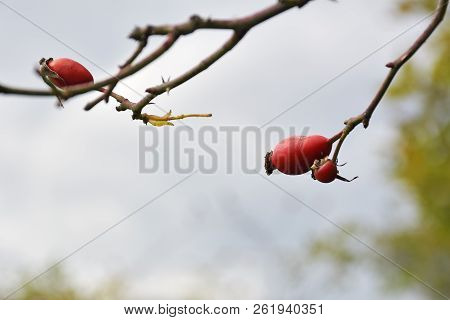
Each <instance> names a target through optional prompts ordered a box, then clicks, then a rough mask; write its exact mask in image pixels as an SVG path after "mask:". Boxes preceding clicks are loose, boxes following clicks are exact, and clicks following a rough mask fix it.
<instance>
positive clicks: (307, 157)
mask: <svg viewBox="0 0 450 320" xmlns="http://www.w3.org/2000/svg"><path fill="white" fill-rule="evenodd" d="M331 148H332V142H331V141H330V140H329V139H327V138H325V137H323V136H319V135H313V136H292V137H289V138H287V139H284V140H282V141H280V143H278V144H277V145H276V146H275V148H274V150H273V151H271V152H269V153H267V154H266V158H265V168H266V173H267V174H268V175H270V174H272V172H273V171H274V170H275V169H278V170H279V171H280V172H282V173H284V174H288V175H299V174H303V173H305V172H308V171H309V170H310V169H311V166H312V165H313V164H314V161H315V160H319V159H323V158H325V157H327V156H328V155H329V154H330V152H331Z"/></svg>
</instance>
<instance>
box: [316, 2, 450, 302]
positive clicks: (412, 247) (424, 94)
mask: <svg viewBox="0 0 450 320" xmlns="http://www.w3.org/2000/svg"><path fill="white" fill-rule="evenodd" d="M435 6H436V1H435V0H422V1H417V0H402V1H401V2H400V4H399V12H400V14H411V13H418V12H420V13H421V14H423V13H427V12H432V11H433V10H435ZM424 49H425V50H424V53H425V55H426V59H425V60H420V59H413V60H412V62H409V63H408V64H407V65H405V67H404V69H403V70H402V71H401V72H400V75H399V78H398V79H397V80H396V81H395V82H394V85H393V86H392V87H391V88H390V89H389V95H390V98H391V99H392V100H393V101H395V102H397V103H399V102H404V103H405V104H406V105H407V107H408V108H409V109H412V108H413V107H414V106H415V105H417V107H418V110H415V111H416V112H414V113H412V115H411V116H405V118H403V119H402V120H401V123H400V125H399V133H398V138H397V141H395V142H394V144H393V146H392V147H391V148H390V153H389V154H390V155H391V156H392V159H391V161H392V174H393V178H394V179H395V180H398V181H400V182H401V183H402V184H403V185H404V186H405V187H406V190H407V192H408V193H409V194H410V195H411V199H413V200H414V202H415V205H416V207H417V218H416V219H415V220H414V223H411V224H408V225H407V226H404V227H402V226H396V228H395V229H394V230H392V229H391V230H390V231H382V232H380V233H376V232H374V231H367V232H366V234H368V236H370V237H373V238H374V239H375V240H374V241H373V243H375V247H376V248H377V249H380V251H381V252H382V253H383V254H385V255H386V256H387V257H389V258H391V259H392V260H393V261H395V262H396V263H398V264H399V265H400V266H402V267H404V268H405V269H407V270H408V271H409V272H411V273H412V274H414V275H416V276H417V277H418V278H420V279H422V280H423V281H424V282H426V283H427V284H428V285H430V286H431V287H433V288H434V289H436V290H438V291H439V292H441V293H442V294H444V295H445V296H450V273H449V270H450V122H449V120H450V119H449V118H450V113H449V109H450V108H449V107H450V21H449V20H448V19H447V20H444V22H443V24H442V25H441V27H440V28H439V30H438V31H437V32H436V34H435V35H433V37H432V38H431V39H430V41H429V42H428V43H427V45H426V46H425V47H424ZM427 50H428V51H427ZM424 61H425V63H424ZM408 114H411V113H410V112H408ZM347 228H348V229H351V228H353V229H354V228H355V225H350V226H347ZM356 228H358V226H356ZM361 230H362V229H361ZM361 230H360V231H361ZM347 238H348V237H347V236H346V235H345V234H341V233H339V234H334V235H333V236H332V237H331V239H332V240H330V236H328V237H326V238H321V239H320V240H319V241H317V242H316V243H315V245H314V246H313V247H312V254H313V255H316V254H320V255H323V256H325V257H328V258H331V259H332V260H333V261H334V263H335V266H336V268H337V270H340V271H339V272H341V274H342V272H343V271H345V270H346V268H345V267H350V266H352V265H355V264H359V263H361V262H362V261H363V260H365V259H371V258H372V257H374V259H377V262H378V261H382V263H375V264H374V263H373V261H372V262H371V263H370V264H371V265H372V266H373V265H375V266H376V268H377V272H378V273H379V274H381V275H382V278H383V279H384V280H385V283H386V284H387V286H388V288H390V289H393V288H396V289H403V290H405V289H423V294H424V296H426V297H429V298H441V299H442V298H443V296H441V295H439V294H437V293H436V292H433V290H430V289H428V288H426V287H425V286H422V285H421V284H420V283H419V282H418V281H417V280H416V279H414V277H412V276H411V275H409V274H408V273H406V272H402V271H400V270H399V269H398V268H396V267H395V266H393V265H392V264H389V263H385V261H383V260H382V259H380V257H378V256H373V255H371V256H370V257H369V255H367V250H364V251H356V249H355V248H352V247H351V246H350V245H349V244H350V241H352V240H351V239H350V240H349V239H347ZM348 270H350V268H348V269H347V271H348Z"/></svg>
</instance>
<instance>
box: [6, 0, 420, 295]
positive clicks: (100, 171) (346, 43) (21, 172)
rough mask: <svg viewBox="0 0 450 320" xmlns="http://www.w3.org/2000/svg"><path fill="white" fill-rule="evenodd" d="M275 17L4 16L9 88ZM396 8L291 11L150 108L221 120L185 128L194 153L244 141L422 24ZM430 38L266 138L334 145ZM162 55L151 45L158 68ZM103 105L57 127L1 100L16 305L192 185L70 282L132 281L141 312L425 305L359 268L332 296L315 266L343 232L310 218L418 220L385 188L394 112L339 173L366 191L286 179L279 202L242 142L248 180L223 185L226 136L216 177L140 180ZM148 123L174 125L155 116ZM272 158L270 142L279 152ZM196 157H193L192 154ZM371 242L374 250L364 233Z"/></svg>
mask: <svg viewBox="0 0 450 320" xmlns="http://www.w3.org/2000/svg"><path fill="white" fill-rule="evenodd" d="M273 2H274V1H235V0H233V1H226V2H224V1H204V0H203V1H201V0H197V1H136V0H129V1H126V2H123V1H106V0H101V1H84V0H83V1H24V0H20V1H19V0H17V1H12V0H6V1H3V0H2V1H1V2H0V21H2V25H3V32H2V33H1V34H0V41H1V43H2V59H1V61H0V70H1V72H0V83H7V84H11V85H18V86H27V87H39V88H44V85H43V83H42V81H41V80H40V79H39V78H38V77H36V75H35V74H34V73H33V68H34V67H35V66H36V64H37V62H38V61H39V59H40V58H41V57H70V58H72V59H75V60H77V61H80V62H81V63H83V64H84V65H85V66H86V67H87V68H88V69H89V70H91V71H92V73H93V74H94V77H95V78H96V79H101V78H104V77H106V76H108V74H111V73H114V72H116V70H117V65H118V64H120V63H122V62H123V61H124V59H125V58H126V57H127V56H128V55H129V53H130V52H131V50H133V48H134V43H133V42H132V41H131V40H129V39H127V34H128V33H129V31H130V30H132V28H133V27H134V26H136V25H145V24H147V23H151V24H158V23H175V22H182V21H185V20H186V19H188V17H189V16H190V15H191V14H193V13H197V14H200V15H202V16H211V17H222V18H226V17H238V16H241V15H245V14H248V13H251V12H254V11H256V10H258V9H261V8H263V7H265V6H267V5H270V4H271V3H273ZM5 4H7V5H8V6H10V7H12V8H13V9H14V10H15V11H16V12H14V11H13V10H11V9H10V8H8V7H7V6H5ZM393 5H394V4H393V1H388V0H383V1H368V0H366V1H358V0H344V1H340V2H339V3H335V2H331V1H325V0H322V1H313V2H312V3H310V4H309V5H307V6H306V7H305V8H302V9H301V10H300V9H293V10H290V11H289V12H287V13H284V14H282V15H280V16H277V17H276V18H273V19H271V20H269V21H267V22H266V23H264V24H262V25H260V26H258V27H256V28H254V29H253V30H252V31H251V32H249V33H248V34H247V35H246V37H245V38H244V40H243V41H242V42H241V43H240V44H239V45H238V46H237V47H236V48H235V49H234V50H232V51H231V52H230V53H228V54H227V55H226V56H225V57H224V58H223V59H221V60H220V61H219V62H217V63H216V64H215V65H213V66H212V67H211V68H209V69H208V70H207V71H205V72H203V73H202V74H200V75H199V76H197V77H195V78H194V79H192V80H191V81H189V82H188V83H186V84H184V85H182V86H181V87H179V88H176V89H174V90H173V91H172V92H171V93H170V95H164V96H161V97H159V98H158V99H157V100H156V101H155V102H157V104H158V107H160V108H161V109H164V110H168V109H172V110H173V113H174V114H181V113H209V112H211V113H213V115H214V116H213V118H210V119H186V120H183V123H176V125H177V126H183V125H187V126H189V127H190V128H192V130H193V131H192V132H193V134H194V137H198V132H199V130H200V129H201V128H202V127H204V126H206V125H208V126H212V127H215V128H219V127H220V126H238V127H239V129H240V132H241V131H242V129H243V128H245V127H248V126H255V127H260V126H261V125H263V124H265V123H267V122H268V121H270V120H271V119H273V118H274V117H275V116H276V115H278V114H279V113H280V112H282V111H283V110H285V109H287V108H288V107H290V106H291V105H293V104H294V103H296V102H298V101H299V100H301V99H302V98H304V97H305V96H307V95H309V94H310V93H311V92H313V91H315V90H316V89H318V88H319V87H321V86H322V85H323V84H325V83H327V82H328V81H329V80H330V79H332V78H334V77H335V76H336V75H338V74H340V73H342V72H343V71H344V70H346V69H347V68H348V67H350V66H352V65H353V64H355V63H356V62H358V61H359V60H361V59H362V58H364V57H366V56H368V55H369V54H371V53H373V52H374V51H375V50H377V49H378V48H380V46H383V45H384V44H386V43H387V42H388V41H390V40H391V39H393V38H394V37H395V36H397V35H398V34H399V33H401V32H403V31H405V30H406V29H408V28H409V27H410V26H411V25H412V24H414V23H415V22H416V21H417V20H419V19H420V18H421V17H410V18H408V19H406V18H399V17H397V16H395V15H394V11H393ZM423 27H424V24H421V25H419V26H418V27H416V28H414V29H412V30H411V31H410V32H408V33H406V34H404V35H403V36H401V37H400V38H398V39H397V40H395V41H393V42H392V43H390V44H389V45H387V46H386V47H384V48H383V49H381V50H379V51H377V52H376V53H374V54H373V55H371V56H370V57H368V58H367V59H366V60H364V61H363V62H361V63H360V64H359V65H358V66H356V67H355V68H353V69H351V70H350V71H348V72H346V73H345V74H344V75H343V76H341V77H339V78H338V79H336V80H334V81H332V82H331V83H329V84H328V85H327V86H326V87H324V88H322V89H321V90H319V91H318V92H316V93H315V94H314V95H312V96H311V97H309V98H308V99H306V100H304V101H303V102H302V103H300V104H298V105H297V106H296V107H294V108H292V109H291V110H290V111H289V112H287V113H285V114H284V115H282V116H280V117H278V118H276V119H275V120H273V121H272V122H270V124H268V127H276V128H282V129H283V130H285V132H287V131H286V130H288V129H289V128H295V129H296V130H297V131H298V132H299V133H300V132H302V130H304V128H308V132H309V133H311V134H313V133H314V134H323V135H325V136H331V135H333V134H334V133H336V132H337V131H339V130H340V129H341V128H342V123H343V121H344V120H346V119H347V118H348V117H350V116H353V115H356V114H358V113H359V112H361V111H362V110H363V109H364V108H365V107H366V106H367V104H368V103H369V101H370V100H371V98H372V97H373V95H374V93H375V91H376V89H377V86H378V85H379V84H380V82H381V81H382V79H383V77H384V75H385V74H386V72H387V70H386V68H385V67H384V65H385V63H386V62H388V61H389V60H390V59H392V58H394V57H396V56H397V55H399V54H400V53H401V51H402V50H404V49H405V48H406V47H407V46H408V45H409V44H410V43H411V41H412V40H413V39H414V37H416V36H417V34H418V33H419V32H420V31H421V30H422V29H423ZM226 37H227V33H226V32H222V31H201V32H200V31H199V32H196V33H194V34H192V35H190V36H188V37H185V38H183V39H182V40H180V41H179V42H178V43H177V44H176V46H175V47H174V48H173V49H172V50H171V51H169V52H168V54H167V55H165V56H164V57H162V58H161V59H159V60H157V61H156V62H155V63H154V64H153V65H152V66H150V67H149V68H146V69H145V70H143V71H142V72H140V73H138V74H136V75H134V76H132V77H130V78H127V79H126V80H124V81H123V84H121V85H119V86H118V87H117V92H118V93H120V94H123V95H125V96H127V97H129V99H130V100H137V99H139V97H140V95H139V93H144V91H145V88H147V87H149V86H150V85H152V84H157V83H159V81H160V77H161V75H162V76H164V77H167V76H172V78H173V77H175V76H177V75H178V74H180V73H182V72H183V71H185V70H186V69H188V68H189V67H190V66H192V65H193V64H194V63H196V62H198V61H199V60H200V59H201V58H202V57H205V56H206V55H207V54H208V53H209V52H210V51H212V50H214V48H216V47H217V46H218V45H220V44H221V43H222V42H223V41H224V39H226ZM159 42H160V39H157V38H155V40H154V39H153V38H152V39H151V41H150V44H149V48H148V50H147V51H146V52H148V51H149V50H151V49H152V48H154V47H155V46H156V45H157V43H159ZM420 55H421V53H419V54H418V59H420ZM95 96H96V94H93V93H91V94H87V95H84V96H80V97H77V98H74V99H72V100H70V101H68V102H67V103H66V105H65V108H64V109H63V110H57V109H56V108H55V107H54V104H55V101H54V99H51V98H27V97H19V96H4V95H3V96H1V97H0V105H1V108H2V116H1V117H0V150H1V151H0V152H1V156H0V272H1V274H2V277H1V278H2V283H1V286H2V287H3V288H4V291H9V290H13V289H15V288H16V287H17V286H18V284H19V283H20V281H21V279H20V272H22V271H24V270H26V271H27V272H29V273H30V274H34V273H39V272H40V271H42V270H45V269H46V268H47V267H48V266H49V265H51V264H52V263H53V262H54V261H56V260H58V259H59V258H61V257H64V256H65V255H67V254H69V253H71V252H72V251H74V250H75V249H77V248H78V247H80V246H81V245H82V244H84V243H85V242H86V241H88V240H90V239H92V238H93V237H95V236H96V235H97V234H99V233H101V232H102V231H104V230H105V229H106V228H108V227H109V226H111V225H113V224H114V223H116V222H117V221H119V220H120V219H121V218H123V217H124V216H126V215H128V214H130V213H131V212H133V211H134V210H136V209H138V208H139V207H141V206H142V205H143V204H145V203H147V202H148V201H150V200H152V199H154V198H155V197H157V196H159V195H160V194H161V193H162V192H164V191H165V190H167V189H169V188H171V187H172V186H174V185H175V184H177V183H178V182H180V181H181V180H183V179H185V180H183V182H182V183H180V184H179V185H177V186H176V187H174V188H173V189H171V190H170V191H168V192H167V193H165V194H164V195H162V196H161V197H159V198H158V199H157V200H155V201H154V202H152V203H151V204H149V205H148V206H146V207H145V208H144V209H142V210H141V211H139V213H137V214H136V215H134V216H132V217H131V218H130V219H128V220H126V221H125V222H123V223H122V224H120V225H119V226H117V227H116V228H114V229H113V230H111V231H109V232H108V233H106V234H105V235H104V236H102V237H101V238H99V239H98V240H96V241H94V242H93V243H91V244H90V245H88V246H86V247H85V248H83V249H82V250H81V251H79V252H77V253H76V254H75V255H73V256H72V257H70V258H69V259H67V260H66V261H65V262H64V263H63V264H62V267H63V268H64V269H65V270H67V273H68V275H69V276H70V277H71V278H72V279H73V281H74V282H76V283H77V284H78V285H80V286H81V287H83V288H87V289H91V288H94V287H95V286H96V285H98V284H101V282H102V281H103V280H105V279H107V278H108V277H109V276H111V275H119V276H120V277H121V278H122V279H124V281H125V282H126V284H127V292H126V294H125V295H126V297H129V298H187V297H201V298H222V299H228V298H254V299H258V298H272V299H276V298H280V299H282V298H292V299H295V298H311V299H314V298H384V297H388V298H402V297H417V296H416V293H400V292H391V293H389V294H387V293H386V292H385V291H383V290H382V289H381V288H380V281H379V280H380V277H381V275H379V274H377V272H376V271H374V270H371V269H370V268H366V267H364V266H362V267H360V268H357V269H356V270H354V273H353V274H352V275H350V276H348V275H347V276H345V277H344V276H343V279H340V280H342V281H340V283H339V284H338V283H337V281H336V283H335V282H334V281H332V282H329V280H330V277H329V275H330V269H332V267H330V265H327V264H326V263H319V264H317V263H313V262H312V261H310V260H309V259H308V258H306V257H305V254H306V251H307V248H308V245H309V244H310V243H311V240H312V239H314V237H316V236H317V235H320V234H326V232H331V231H335V228H336V227H335V226H333V225H332V224H330V222H328V221H327V220H326V219H324V218H322V217H320V216H319V215H318V214H317V213H315V212H313V211H312V210H310V209H309V208H308V207H307V206H305V205H304V204H302V203H301V202H304V203H306V204H307V205H308V206H310V207H312V208H313V209H314V210H315V211H317V212H319V213H321V214H322V215H324V216H327V217H328V218H330V219H332V220H333V221H334V222H335V223H337V224H339V225H346V224H347V223H356V224H361V225H363V226H367V227H369V226H370V227H372V228H374V227H375V228H385V227H389V226H392V225H395V224H396V223H399V221H404V220H407V219H410V218H411V217H413V216H414V208H413V207H411V204H410V200H409V199H408V198H407V196H406V195H405V194H404V193H403V191H402V188H401V186H399V185H398V184H396V183H394V182H392V181H391V180H390V179H389V160H390V158H389V147H390V143H391V141H392V138H393V137H394V136H395V132H396V123H397V120H398V117H399V113H398V109H399V105H398V104H394V103H392V102H386V101H383V103H382V105H381V106H380V108H379V110H377V112H376V114H375V115H374V117H373V120H372V124H371V127H370V128H369V130H367V131H364V130H363V129H362V128H358V129H356V130H355V132H354V133H353V134H352V135H351V137H350V138H349V139H348V141H347V142H346V144H345V145H344V148H343V151H342V153H341V161H342V162H348V164H347V166H346V167H344V168H342V171H341V172H342V174H343V175H344V176H347V177H352V176H355V175H359V176H360V178H359V179H358V180H357V181H355V182H354V183H350V184H343V183H340V182H336V183H333V184H330V185H322V184H320V183H317V182H314V181H313V180H312V179H310V178H309V176H299V177H288V176H283V175H273V176H271V177H269V178H268V179H269V180H270V181H271V182H272V183H274V184H275V185H273V184H271V183H270V182H269V181H267V180H265V179H264V178H263V177H261V176H260V175H259V174H257V173H255V174H248V173H245V172H242V170H241V169H240V163H241V159H242V154H241V152H240V151H239V150H240V149H241V145H240V143H239V141H240V138H239V133H237V134H236V135H235V139H234V140H233V144H232V150H233V152H231V157H232V162H233V163H234V164H236V166H235V168H234V170H233V172H232V173H231V174H227V173H226V172H225V170H224V169H223V168H224V167H225V166H226V164H227V163H226V160H227V159H228V157H229V156H230V152H229V151H227V145H228V144H229V143H230V141H229V140H227V139H225V138H224V136H223V134H219V135H218V141H217V143H215V144H213V146H212V148H213V150H215V152H217V155H218V160H219V167H220V168H219V170H218V172H217V173H215V174H202V173H195V174H193V175H192V176H189V174H179V173H176V172H174V170H173V169H172V170H170V171H171V172H170V173H168V174H167V173H164V172H163V170H162V168H161V169H160V170H158V171H157V172H156V173H151V174H148V173H147V174H145V173H140V172H139V162H138V160H139V159H138V147H139V128H140V126H141V123H139V122H137V121H132V120H131V117H130V115H129V114H128V113H126V112H122V113H118V112H116V111H115V108H114V107H115V104H114V103H110V104H109V105H105V104H101V105H99V106H98V107H96V108H95V109H93V110H92V111H90V112H85V111H83V106H84V104H85V103H86V102H87V101H89V99H92V98H93V97H95ZM148 110H149V111H154V113H155V114H159V115H161V114H162V111H160V110H159V109H158V108H157V107H155V106H153V107H149V109H148ZM167 129H168V130H166V128H164V129H163V128H160V129H159V130H158V131H150V134H151V135H152V137H155V139H157V140H158V141H159V149H158V150H159V151H160V152H161V153H163V152H166V153H167V152H168V153H169V157H170V160H171V166H174V165H175V164H174V163H176V162H182V161H184V160H182V159H178V158H177V157H175V155H174V152H173V151H174V147H173V145H172V144H169V146H168V147H167V146H166V147H164V145H163V141H166V140H167V139H171V138H173V136H172V135H173V132H175V128H167ZM266 129H267V127H266ZM286 134H287V133H286ZM276 142H277V141H276V139H275V140H273V141H269V142H267V141H262V143H263V144H266V143H269V145H272V146H273V145H274V144H275V143H276ZM188 143H189V145H190V146H192V148H193V149H194V150H197V149H198V148H197V147H196V140H195V139H194V140H193V141H190V142H188ZM248 149H249V154H248V157H249V158H252V156H253V157H254V159H255V161H254V163H256V161H258V163H259V161H262V156H263V155H264V152H265V151H266V150H261V151H259V152H258V151H255V149H254V148H253V147H252V146H250V147H248ZM183 159H185V158H183ZM197 165H198V163H195V165H194V167H195V168H196V167H197ZM170 168H173V167H170ZM259 173H260V174H264V171H263V170H260V172H259ZM276 185H278V186H279V187H281V188H282V189H284V190H286V191H287V192H289V193H291V194H292V195H293V196H295V197H296V198H298V199H299V201H296V200H295V199H293V197H292V196H290V195H289V194H287V193H286V192H284V191H282V190H281V189H280V188H278V187H277V186H276ZM358 236H359V237H360V238H361V239H363V240H364V241H368V242H369V243H370V239H368V238H366V237H365V235H364V233H363V234H358ZM354 245H355V246H356V247H358V246H360V245H359V244H357V243H355V244H354ZM360 249H361V250H362V248H361V247H360ZM331 274H332V273H331ZM4 275H5V276H4ZM43 277H45V275H44V276H43Z"/></svg>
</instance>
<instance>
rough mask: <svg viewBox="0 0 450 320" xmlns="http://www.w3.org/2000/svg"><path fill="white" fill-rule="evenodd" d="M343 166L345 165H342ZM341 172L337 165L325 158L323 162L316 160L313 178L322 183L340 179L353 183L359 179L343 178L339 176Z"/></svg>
mask: <svg viewBox="0 0 450 320" xmlns="http://www.w3.org/2000/svg"><path fill="white" fill-rule="evenodd" d="M341 166H343V165H341ZM338 173H339V170H338V169H337V164H336V163H334V162H333V161H332V160H330V159H328V158H324V159H322V160H316V161H315V162H314V165H313V166H312V177H313V179H315V180H317V181H320V182H322V183H330V182H333V181H334V180H336V179H338V180H341V181H345V182H351V181H353V180H355V179H356V178H358V177H354V178H353V179H351V180H348V179H346V178H344V177H341V176H340V175H339V174H338Z"/></svg>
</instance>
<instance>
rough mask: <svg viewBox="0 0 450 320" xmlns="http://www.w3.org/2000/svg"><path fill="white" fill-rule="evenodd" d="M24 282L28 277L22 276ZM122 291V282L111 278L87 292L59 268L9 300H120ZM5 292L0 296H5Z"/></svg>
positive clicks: (27, 286)
mask: <svg viewBox="0 0 450 320" xmlns="http://www.w3.org/2000/svg"><path fill="white" fill-rule="evenodd" d="M23 278H24V281H27V280H28V279H30V276H24V277H23ZM122 290H123V286H122V282H121V281H120V280H119V279H118V278H116V277H111V278H109V279H108V280H107V281H106V282H105V283H103V284H101V285H97V286H96V287H95V288H93V289H91V290H88V289H86V288H85V287H83V288H82V287H79V286H77V285H76V284H74V283H73V281H71V280H70V277H69V276H68V275H67V274H66V273H65V272H64V271H63V270H62V269H60V268H55V269H52V270H50V271H49V272H48V273H46V274H45V275H43V276H42V277H41V278H39V279H37V280H35V281H33V282H31V283H30V284H28V285H26V286H25V287H24V288H23V289H21V290H19V291H18V292H17V293H16V294H14V295H13V296H11V299H17V300H93V299H120V297H121V294H120V292H121V291H122ZM6 294H7V292H6V291H5V292H4V293H3V294H2V296H4V295H6Z"/></svg>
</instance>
